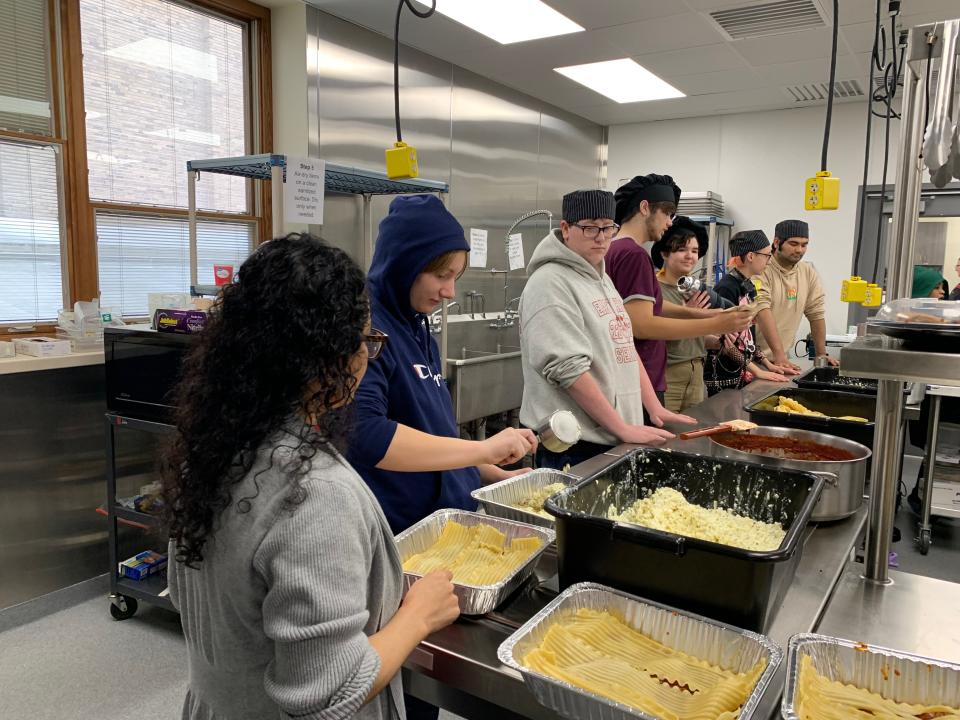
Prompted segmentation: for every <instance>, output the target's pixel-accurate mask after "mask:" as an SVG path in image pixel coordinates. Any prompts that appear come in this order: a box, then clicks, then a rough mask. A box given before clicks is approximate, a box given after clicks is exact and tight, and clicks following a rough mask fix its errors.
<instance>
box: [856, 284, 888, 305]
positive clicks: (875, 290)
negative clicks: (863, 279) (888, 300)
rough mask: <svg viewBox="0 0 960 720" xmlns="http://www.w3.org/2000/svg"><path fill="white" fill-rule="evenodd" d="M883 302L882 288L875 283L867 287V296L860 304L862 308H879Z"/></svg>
mask: <svg viewBox="0 0 960 720" xmlns="http://www.w3.org/2000/svg"><path fill="white" fill-rule="evenodd" d="M882 302H883V288H882V287H880V286H879V285H877V284H876V283H870V284H869V285H867V294H866V296H865V297H864V299H863V302H862V303H860V304H861V305H863V306H864V307H880V304H881V303H882Z"/></svg>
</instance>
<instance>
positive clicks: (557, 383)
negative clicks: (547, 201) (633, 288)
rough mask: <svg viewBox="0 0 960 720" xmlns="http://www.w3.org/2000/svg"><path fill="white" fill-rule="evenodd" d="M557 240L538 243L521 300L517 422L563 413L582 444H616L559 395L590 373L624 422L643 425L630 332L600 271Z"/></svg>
mask: <svg viewBox="0 0 960 720" xmlns="http://www.w3.org/2000/svg"><path fill="white" fill-rule="evenodd" d="M561 237H562V236H561V235H560V231H559V230H554V231H553V232H552V233H550V234H549V235H547V236H546V237H545V238H544V239H543V240H541V241H540V244H539V245H537V249H536V250H534V251H533V257H531V258H530V264H529V265H528V267H527V272H528V273H529V279H528V280H527V284H526V287H525V288H524V291H523V295H522V296H521V298H520V349H521V352H522V354H523V403H522V405H521V407H520V421H521V422H522V423H523V424H524V425H526V426H527V427H531V428H535V427H537V425H538V424H539V423H540V422H541V421H543V420H544V419H546V418H547V417H548V416H549V415H550V414H551V413H553V412H554V411H556V410H570V411H571V412H572V413H573V414H574V415H575V416H576V417H577V420H578V421H579V422H580V427H581V428H582V429H583V439H584V440H587V441H588V442H593V443H599V444H602V445H617V444H619V442H620V441H619V440H618V439H617V438H616V437H614V436H613V435H611V434H610V433H609V432H607V431H606V430H605V429H604V428H602V427H600V426H599V425H598V424H597V423H596V422H594V420H593V419H592V418H591V417H590V416H589V415H587V413H586V412H584V411H583V410H582V409H581V408H580V406H579V405H578V404H577V403H576V402H575V401H574V399H573V398H572V397H570V394H569V393H568V392H567V390H566V389H567V388H568V387H570V386H571V385H572V384H573V383H574V382H576V380H577V378H579V377H580V376H581V375H582V374H583V373H585V372H587V371H588V370H589V371H590V373H591V375H592V376H593V378H594V379H595V380H596V381H597V384H598V385H599V386H600V389H601V391H602V392H603V394H604V396H605V397H606V398H607V400H608V401H609V402H610V404H611V405H613V407H614V408H616V410H617V411H618V412H619V413H620V416H621V417H622V418H623V419H624V421H625V422H627V423H629V424H631V425H643V403H642V401H641V397H640V361H639V358H638V357H637V351H636V350H635V349H634V346H633V328H632V326H631V325H630V318H629V316H628V315H627V313H626V311H625V310H624V307H623V300H622V299H621V297H620V295H619V293H617V290H616V288H615V287H614V286H613V282H612V281H611V280H610V278H609V277H608V276H607V274H606V273H605V272H604V269H603V268H602V267H601V269H600V271H599V272H598V271H597V270H596V269H595V268H593V267H592V266H591V265H590V263H588V262H587V261H586V260H584V259H583V258H582V257H580V256H579V255H577V254H576V253H575V252H573V250H571V249H570V248H568V247H567V246H566V245H564V244H563V241H562V239H561Z"/></svg>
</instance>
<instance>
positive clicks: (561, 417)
mask: <svg viewBox="0 0 960 720" xmlns="http://www.w3.org/2000/svg"><path fill="white" fill-rule="evenodd" d="M534 432H535V433H536V434H537V439H538V440H539V441H540V444H541V445H543V446H544V447H545V448H546V449H547V450H549V451H550V452H553V453H562V452H566V451H567V450H569V449H570V448H571V447H573V446H574V445H576V444H577V443H578V442H580V437H581V436H582V431H581V429H580V423H579V422H578V421H577V418H576V416H575V415H574V414H573V413H572V412H570V411H569V410H556V411H554V412H553V413H552V414H551V415H550V416H549V417H548V418H546V419H544V420H542V421H541V422H540V423H539V424H538V425H537V429H536V430H535V431H534ZM533 464H534V468H536V464H537V456H536V454H534V456H533Z"/></svg>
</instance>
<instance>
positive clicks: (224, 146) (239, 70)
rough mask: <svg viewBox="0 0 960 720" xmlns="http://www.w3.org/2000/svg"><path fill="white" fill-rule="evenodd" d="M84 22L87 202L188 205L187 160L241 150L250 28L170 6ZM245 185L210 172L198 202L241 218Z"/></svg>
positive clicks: (102, 11) (84, 2) (159, 0)
mask: <svg viewBox="0 0 960 720" xmlns="http://www.w3.org/2000/svg"><path fill="white" fill-rule="evenodd" d="M4 1H6V0H4ZM80 17H81V34H82V42H83V76H84V77H83V86H84V100H85V103H86V110H87V157H88V162H89V167H90V176H89V177H90V198H91V200H94V201H96V200H101V201H105V202H117V203H140V204H146V205H152V206H166V207H180V208H185V207H186V206H187V183H186V163H187V161H188V160H202V159H205V158H217V157H234V156H238V155H244V154H245V153H246V152H247V148H248V145H249V143H248V128H247V111H246V107H247V103H248V95H247V88H248V83H249V77H248V72H247V69H246V68H247V58H246V44H247V40H246V35H247V29H246V26H245V25H243V24H241V23H236V22H232V21H230V20H227V19H224V18H221V17H219V16H215V15H211V14H208V13H204V12H201V11H199V10H196V9H192V8H189V7H186V6H184V5H182V4H178V3H174V2H167V1H166V0H80ZM247 183H248V181H245V180H243V179H242V178H235V177H227V176H212V175H207V176H205V177H204V178H203V182H201V183H198V185H197V206H198V207H200V208H203V209H208V210H214V211H224V212H247V211H249V210H250V207H249V202H248V187H247Z"/></svg>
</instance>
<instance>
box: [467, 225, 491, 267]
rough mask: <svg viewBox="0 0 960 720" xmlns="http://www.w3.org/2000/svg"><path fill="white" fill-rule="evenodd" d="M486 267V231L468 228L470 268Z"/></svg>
mask: <svg viewBox="0 0 960 720" xmlns="http://www.w3.org/2000/svg"><path fill="white" fill-rule="evenodd" d="M486 266H487V231H486V230H481V229H480V228H470V267H475V268H485V267H486Z"/></svg>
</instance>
